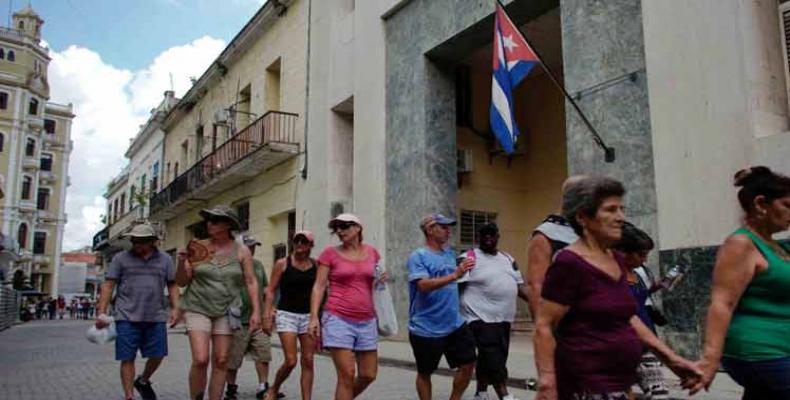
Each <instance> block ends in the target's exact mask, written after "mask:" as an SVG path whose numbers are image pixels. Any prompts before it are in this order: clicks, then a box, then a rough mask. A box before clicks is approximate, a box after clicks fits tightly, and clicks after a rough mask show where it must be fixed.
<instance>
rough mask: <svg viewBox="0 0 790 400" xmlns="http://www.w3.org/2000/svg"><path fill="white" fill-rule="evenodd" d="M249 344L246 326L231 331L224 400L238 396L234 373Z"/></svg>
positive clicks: (242, 359)
mask: <svg viewBox="0 0 790 400" xmlns="http://www.w3.org/2000/svg"><path fill="white" fill-rule="evenodd" d="M249 344H250V332H249V329H247V328H246V327H242V329H237V330H235V331H233V336H232V337H231V344H230V351H229V353H228V372H227V374H226V379H225V380H226V382H227V388H226V389H225V399H226V400H236V399H237V398H238V389H239V387H238V385H236V375H237V373H238V370H239V368H241V365H242V363H243V362H244V354H245V353H247V348H248V347H249Z"/></svg>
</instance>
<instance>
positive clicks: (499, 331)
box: [458, 223, 527, 400]
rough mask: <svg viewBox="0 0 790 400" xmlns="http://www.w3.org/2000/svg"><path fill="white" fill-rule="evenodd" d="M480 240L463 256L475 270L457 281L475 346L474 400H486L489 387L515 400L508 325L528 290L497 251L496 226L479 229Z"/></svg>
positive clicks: (514, 267) (512, 264) (508, 258)
mask: <svg viewBox="0 0 790 400" xmlns="http://www.w3.org/2000/svg"><path fill="white" fill-rule="evenodd" d="M479 238H480V246H479V247H478V248H476V249H473V250H469V251H468V252H466V253H465V255H464V256H465V257H474V258H475V267H474V268H473V269H472V270H470V271H469V273H467V274H466V275H465V276H464V277H462V278H461V279H460V280H458V283H459V284H462V285H461V303H460V306H461V315H462V316H463V317H464V319H466V322H467V323H468V324H469V327H470V328H471V329H472V333H473V334H474V336H475V342H476V345H477V354H478V356H477V366H476V369H475V370H476V372H475V373H476V375H477V391H476V394H475V400H486V399H488V394H487V388H488V385H492V386H493V387H494V391H496V394H497V396H498V398H499V399H502V400H515V397H513V396H512V395H510V394H509V393H508V391H507V356H508V350H509V348H510V324H511V323H512V322H513V319H514V317H515V315H516V299H517V298H518V297H520V298H522V299H523V300H524V301H527V290H526V287H525V285H524V278H523V277H522V276H521V272H520V271H519V269H518V265H517V264H516V261H515V259H514V258H513V257H512V256H511V255H509V254H507V253H505V252H501V251H499V250H497V244H498V243H499V228H498V227H497V226H496V224H493V223H491V224H487V225H484V226H483V227H481V228H480V230H479Z"/></svg>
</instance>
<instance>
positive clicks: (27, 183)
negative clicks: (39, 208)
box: [22, 176, 33, 200]
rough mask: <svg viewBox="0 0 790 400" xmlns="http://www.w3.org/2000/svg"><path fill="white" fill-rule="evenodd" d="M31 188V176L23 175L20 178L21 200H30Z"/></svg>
mask: <svg viewBox="0 0 790 400" xmlns="http://www.w3.org/2000/svg"><path fill="white" fill-rule="evenodd" d="M32 189H33V178H31V177H29V176H25V177H23V178H22V200H30V191H31V190H32Z"/></svg>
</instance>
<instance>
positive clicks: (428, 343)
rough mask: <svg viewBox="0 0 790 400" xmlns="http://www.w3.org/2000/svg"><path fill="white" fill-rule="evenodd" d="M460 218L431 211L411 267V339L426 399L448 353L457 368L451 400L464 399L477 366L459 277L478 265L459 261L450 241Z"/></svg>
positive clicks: (420, 388) (419, 385)
mask: <svg viewBox="0 0 790 400" xmlns="http://www.w3.org/2000/svg"><path fill="white" fill-rule="evenodd" d="M455 223H456V221H455V219H453V218H448V217H445V216H444V215H442V214H436V213H434V214H429V215H427V216H425V217H424V218H423V219H422V221H421V222H420V230H422V233H423V234H424V235H425V244H424V245H423V246H422V247H420V248H418V249H417V250H415V251H414V252H412V253H411V255H410V256H409V260H408V263H407V266H408V269H409V343H410V344H411V347H412V351H413V352H414V359H415V360H416V362H417V378H416V387H417V395H418V396H419V398H420V400H430V399H431V395H432V393H431V375H432V374H433V373H434V371H436V368H437V367H438V366H439V361H440V360H441V358H442V356H444V358H445V359H446V360H447V363H448V364H449V365H450V368H453V369H456V372H455V376H454V378H453V386H452V392H451V394H450V400H460V399H461V396H462V395H463V393H464V391H465V390H466V388H467V386H469V380H470V379H471V377H472V371H473V370H474V367H475V359H476V358H477V356H476V354H475V338H474V336H473V335H472V331H471V330H470V329H469V326H468V325H467V324H466V321H464V318H463V316H461V313H460V310H459V302H458V284H457V283H456V281H457V280H458V279H460V278H461V277H463V276H464V274H466V273H467V271H469V270H471V269H472V268H473V267H474V263H475V261H474V259H472V258H467V259H465V260H463V261H461V262H460V263H459V264H457V265H456V254H455V251H454V250H452V249H451V248H450V247H449V246H448V243H449V240H450V234H451V232H452V226H454V225H455Z"/></svg>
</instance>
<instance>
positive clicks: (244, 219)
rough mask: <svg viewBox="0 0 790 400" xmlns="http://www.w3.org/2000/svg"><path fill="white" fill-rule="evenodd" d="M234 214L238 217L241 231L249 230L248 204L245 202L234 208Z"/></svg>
mask: <svg viewBox="0 0 790 400" xmlns="http://www.w3.org/2000/svg"><path fill="white" fill-rule="evenodd" d="M236 214H237V215H238V216H239V225H241V229H240V230H242V231H246V230H247V229H249V228H250V202H248V201H245V202H244V203H241V204H239V205H237V206H236Z"/></svg>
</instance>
